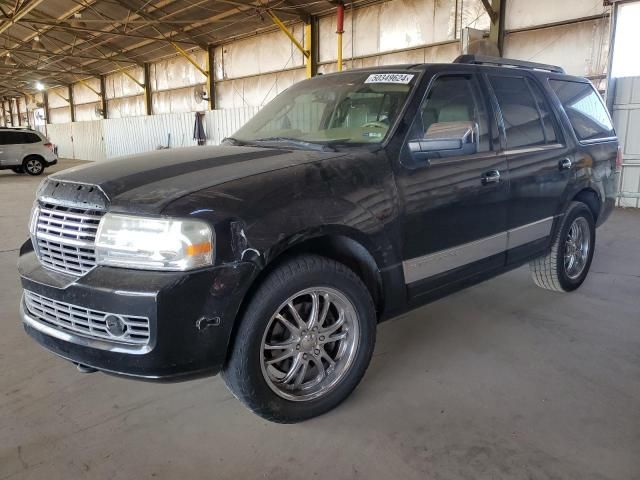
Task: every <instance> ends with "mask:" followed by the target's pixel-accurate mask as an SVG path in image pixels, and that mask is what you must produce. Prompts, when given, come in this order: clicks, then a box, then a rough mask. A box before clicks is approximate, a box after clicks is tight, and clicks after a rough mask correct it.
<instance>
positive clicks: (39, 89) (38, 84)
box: [36, 82, 44, 92]
mask: <svg viewBox="0 0 640 480" xmlns="http://www.w3.org/2000/svg"><path fill="white" fill-rule="evenodd" d="M36 90H38V91H40V92H41V91H43V90H44V85H43V84H42V83H40V82H36Z"/></svg>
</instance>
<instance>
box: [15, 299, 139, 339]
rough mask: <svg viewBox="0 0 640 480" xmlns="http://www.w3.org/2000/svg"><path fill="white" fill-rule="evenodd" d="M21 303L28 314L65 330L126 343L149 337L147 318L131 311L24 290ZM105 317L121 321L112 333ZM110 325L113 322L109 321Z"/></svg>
mask: <svg viewBox="0 0 640 480" xmlns="http://www.w3.org/2000/svg"><path fill="white" fill-rule="evenodd" d="M24 304H25V307H26V309H27V312H28V313H29V315H30V316H31V317H32V318H33V319H34V320H36V321H39V322H41V323H44V324H46V325H48V326H50V327H53V328H55V329H58V330H63V331H66V332H70V333H74V334H78V335H82V336H85V337H89V338H98V339H103V340H109V341H112V342H115V343H122V344H127V345H147V344H148V343H149V338H150V335H151V334H150V328H149V319H148V318H146V317H138V316H132V315H119V314H113V313H109V312H102V311H99V310H91V309H88V308H85V307H80V306H78V305H73V304H71V303H65V302H59V301H56V300H52V299H50V298H47V297H43V296H42V295H38V294H37V293H33V292H30V291H29V290H25V291H24ZM108 317H111V319H110V320H111V321H113V320H114V317H115V318H116V319H118V320H119V321H121V322H122V323H121V325H124V329H122V328H120V329H119V331H118V333H120V331H122V334H121V335H114V334H113V332H111V331H110V330H112V328H110V327H109V326H108V324H107V319H108ZM111 325H113V323H111Z"/></svg>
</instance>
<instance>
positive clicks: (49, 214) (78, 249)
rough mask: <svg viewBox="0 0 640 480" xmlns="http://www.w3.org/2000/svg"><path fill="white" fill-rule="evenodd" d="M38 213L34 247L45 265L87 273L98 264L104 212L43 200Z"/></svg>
mask: <svg viewBox="0 0 640 480" xmlns="http://www.w3.org/2000/svg"><path fill="white" fill-rule="evenodd" d="M37 215H38V218H37V221H36V228H35V237H36V245H35V246H36V249H37V253H38V256H39V257H40V261H41V262H42V264H43V265H44V266H45V267H47V268H50V269H52V270H56V271H58V272H63V273H69V274H72V275H84V274H85V273H87V272H88V271H89V270H91V269H92V268H93V267H95V266H96V255H95V246H94V243H95V239H96V233H97V231H98V224H99V223H100V219H101V218H102V216H103V215H104V212H102V211H100V210H92V209H85V208H76V207H70V206H65V205H58V204H55V203H40V205H39V210H38V213H37Z"/></svg>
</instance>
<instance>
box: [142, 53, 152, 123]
mask: <svg viewBox="0 0 640 480" xmlns="http://www.w3.org/2000/svg"><path fill="white" fill-rule="evenodd" d="M152 95H153V92H152V91H151V64H149V63H145V64H144V106H145V111H146V114H147V115H153V98H152Z"/></svg>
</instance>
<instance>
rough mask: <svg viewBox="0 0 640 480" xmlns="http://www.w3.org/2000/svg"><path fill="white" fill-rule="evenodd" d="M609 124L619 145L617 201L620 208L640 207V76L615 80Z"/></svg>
mask: <svg viewBox="0 0 640 480" xmlns="http://www.w3.org/2000/svg"><path fill="white" fill-rule="evenodd" d="M613 123H614V124H615V126H616V131H617V133H618V138H619V139H620V145H621V146H622V165H623V167H622V174H621V175H620V199H619V200H618V204H619V205H620V206H622V207H636V208H637V207H640V135H638V132H640V77H628V78H619V79H618V80H617V81H616V97H615V101H614V107H613Z"/></svg>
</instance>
